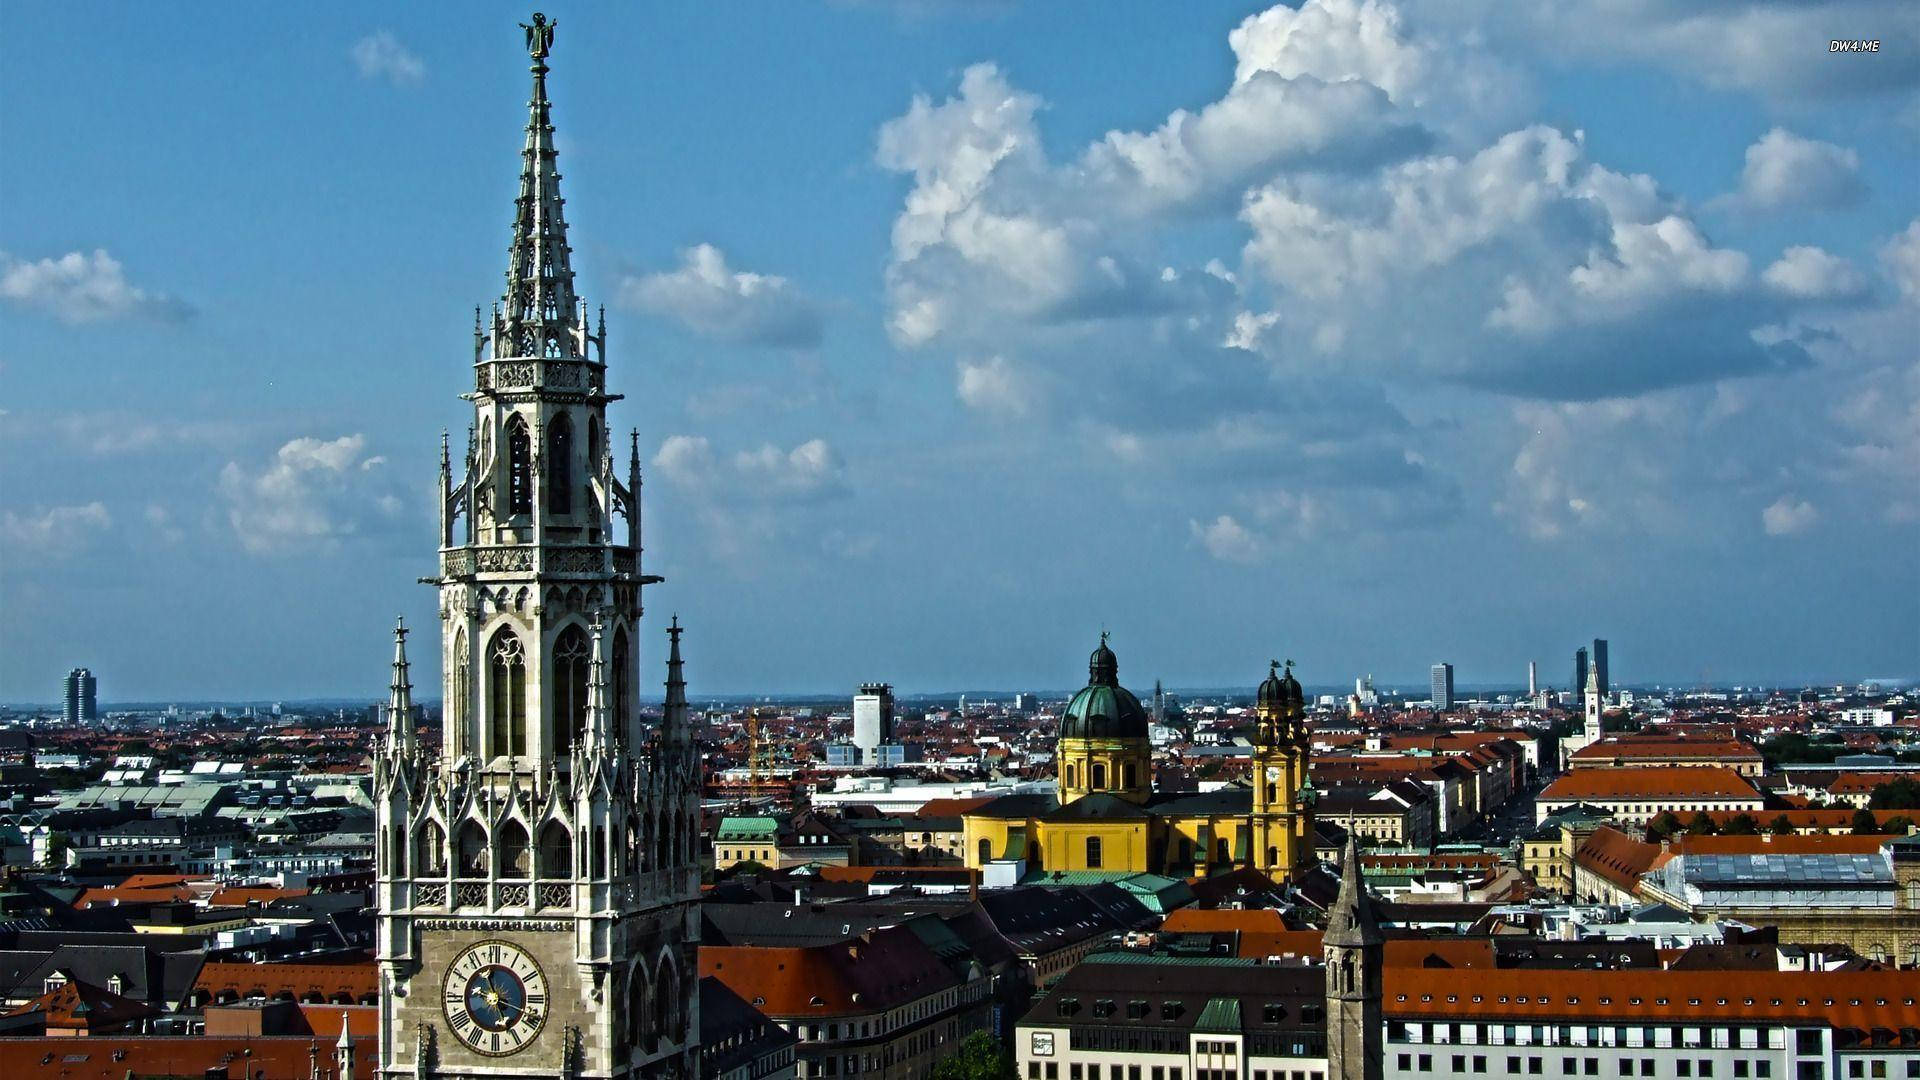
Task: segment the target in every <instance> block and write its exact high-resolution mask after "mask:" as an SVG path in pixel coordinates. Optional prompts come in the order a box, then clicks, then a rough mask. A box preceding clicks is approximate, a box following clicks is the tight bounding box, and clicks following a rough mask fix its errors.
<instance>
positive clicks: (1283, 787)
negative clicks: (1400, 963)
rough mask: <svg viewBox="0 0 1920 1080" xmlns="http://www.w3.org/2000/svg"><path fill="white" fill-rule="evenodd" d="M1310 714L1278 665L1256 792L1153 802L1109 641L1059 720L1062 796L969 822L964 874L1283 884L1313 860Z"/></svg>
mask: <svg viewBox="0 0 1920 1080" xmlns="http://www.w3.org/2000/svg"><path fill="white" fill-rule="evenodd" d="M1305 712H1306V705H1305V697H1304V695H1303V693H1302V692H1301V689H1300V683H1299V682H1298V681H1297V680H1296V679H1294V677H1293V672H1292V670H1291V667H1289V669H1288V670H1287V672H1286V673H1285V674H1284V675H1283V674H1281V672H1280V671H1279V665H1278V664H1275V665H1273V670H1271V671H1270V672H1269V673H1268V676H1267V679H1266V681H1265V682H1263V683H1261V684H1260V689H1259V693H1258V695H1257V698H1256V705H1255V716H1256V718H1257V721H1258V724H1257V727H1256V729H1255V735H1254V747H1253V769H1252V772H1251V774H1250V777H1249V783H1248V784H1247V785H1245V786H1241V785H1233V786H1230V787H1226V788H1222V789H1219V790H1215V791H1207V792H1156V791H1155V790H1153V751H1152V747H1151V745H1150V743H1149V741H1148V725H1149V721H1148V717H1147V713H1146V710H1145V709H1143V708H1142V707H1141V705H1140V701H1139V699H1138V698H1136V697H1135V696H1134V695H1133V694H1132V693H1130V692H1129V691H1127V690H1126V688H1124V687H1122V686H1121V685H1120V682H1119V662H1118V660H1117V658H1116V657H1115V656H1114V654H1113V650H1112V649H1110V648H1108V646H1107V640H1106V636H1105V635H1102V636H1101V640H1100V647H1099V648H1098V649H1096V650H1094V653H1093V656H1092V657H1091V658H1090V660H1089V662H1088V679H1087V685H1086V686H1085V687H1084V688H1082V689H1081V690H1080V691H1079V692H1078V693H1076V694H1075V695H1074V696H1073V699H1072V700H1071V701H1069V702H1068V703H1067V707H1066V709H1065V711H1064V713H1063V714H1062V716H1061V721H1060V736H1059V745H1058V751H1057V753H1056V755H1055V762H1056V768H1057V771H1058V781H1057V785H1056V791H1057V794H1054V795H1007V796H1003V797H1001V798H999V799H995V800H994V801H993V802H990V803H987V804H985V805H982V806H980V807H977V808H975V809H974V810H972V811H969V812H968V813H967V814H965V815H964V817H963V821H964V824H965V829H966V852H967V865H968V866H971V867H974V868H976V869H985V868H986V867H987V865H988V864H989V863H995V862H1003V861H1017V862H1023V863H1025V865H1026V869H1027V872H1028V873H1029V874H1034V873H1042V874H1045V873H1053V872H1056V871H1097V872H1104V873H1114V874H1126V873H1153V874H1164V875H1167V876H1170V877H1205V876H1208V875H1211V874H1219V873H1224V872H1226V871H1229V870H1237V869H1241V868H1252V869H1255V870H1259V871H1261V872H1263V873H1266V874H1268V875H1269V876H1271V877H1273V878H1274V879H1275V880H1277V881H1284V880H1286V879H1287V878H1289V877H1290V876H1291V875H1292V873H1293V871H1294V869H1295V868H1296V867H1300V866H1303V865H1306V864H1308V863H1309V862H1310V861H1311V860H1312V857H1313V846H1312V814H1311V810H1310V808H1309V807H1308V806H1307V805H1306V801H1305V797H1304V796H1303V791H1304V789H1305V786H1306V781H1307V737H1306V730H1305Z"/></svg>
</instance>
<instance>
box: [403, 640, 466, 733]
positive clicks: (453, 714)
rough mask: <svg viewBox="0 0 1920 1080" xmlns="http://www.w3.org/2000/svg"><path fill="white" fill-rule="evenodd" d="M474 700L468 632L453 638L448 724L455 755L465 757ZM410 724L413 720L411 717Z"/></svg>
mask: <svg viewBox="0 0 1920 1080" xmlns="http://www.w3.org/2000/svg"><path fill="white" fill-rule="evenodd" d="M472 700H473V668H472V665H471V664H469V663H468V661H467V632H466V631H465V630H462V631H460V632H459V633H457V634H455V635H454V638H453V685H451V686H449V687H448V688H447V706H448V708H447V712H448V716H447V718H446V722H447V725H448V726H449V727H450V728H452V732H451V734H452V736H453V739H452V742H453V756H454V757H456V758H457V757H464V756H465V755H466V753H467V740H468V739H469V738H470V737H471V736H470V734H469V732H468V728H467V725H468V724H470V723H472V722H473V718H472V716H471V714H470V713H469V703H470V702H471V701H472ZM407 723H408V724H412V723H413V721H412V720H411V719H409V720H408V721H407Z"/></svg>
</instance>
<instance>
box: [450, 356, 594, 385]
mask: <svg viewBox="0 0 1920 1080" xmlns="http://www.w3.org/2000/svg"><path fill="white" fill-rule="evenodd" d="M535 387H539V388H541V389H546V390H577V391H583V392H585V393H589V394H598V393H601V392H602V391H604V390H605V389H606V374H605V372H604V370H603V369H602V368H601V367H600V365H598V364H593V363H588V362H587V361H584V360H574V359H566V358H538V357H535V358H523V359H508V360H484V361H481V362H480V363H479V364H476V365H474V388H475V389H476V390H479V391H481V392H483V393H485V392H488V391H493V392H507V391H514V390H532V389H534V388H535Z"/></svg>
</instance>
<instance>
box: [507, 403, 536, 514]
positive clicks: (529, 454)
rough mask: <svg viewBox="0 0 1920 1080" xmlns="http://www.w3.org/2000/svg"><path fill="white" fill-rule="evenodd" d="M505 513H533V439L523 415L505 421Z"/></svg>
mask: <svg viewBox="0 0 1920 1080" xmlns="http://www.w3.org/2000/svg"><path fill="white" fill-rule="evenodd" d="M507 513H509V514H531V513H533V440H532V439H531V438H529V437H528V435H527V421H526V418H525V417H523V416H515V417H514V418H513V419H512V420H509V421H507Z"/></svg>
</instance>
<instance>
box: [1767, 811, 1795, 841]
mask: <svg viewBox="0 0 1920 1080" xmlns="http://www.w3.org/2000/svg"><path fill="white" fill-rule="evenodd" d="M1767 831H1768V832H1770V833H1772V834H1773V835H1775V836H1792V835H1793V821H1792V819H1790V818H1788V817H1787V815H1785V814H1781V815H1780V816H1778V817H1776V818H1774V819H1773V824H1771V825H1768V826H1767Z"/></svg>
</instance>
